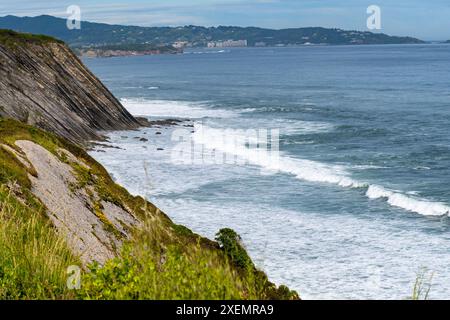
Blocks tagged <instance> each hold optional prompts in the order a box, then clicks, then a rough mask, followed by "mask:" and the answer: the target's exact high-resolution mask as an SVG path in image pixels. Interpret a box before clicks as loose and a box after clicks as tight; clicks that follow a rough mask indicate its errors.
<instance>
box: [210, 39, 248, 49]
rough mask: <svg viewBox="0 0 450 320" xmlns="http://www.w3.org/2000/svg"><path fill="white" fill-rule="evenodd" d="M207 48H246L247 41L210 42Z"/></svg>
mask: <svg viewBox="0 0 450 320" xmlns="http://www.w3.org/2000/svg"><path fill="white" fill-rule="evenodd" d="M207 47H208V48H231V47H247V40H225V41H210V42H208V44H207Z"/></svg>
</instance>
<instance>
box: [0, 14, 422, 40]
mask: <svg viewBox="0 0 450 320" xmlns="http://www.w3.org/2000/svg"><path fill="white" fill-rule="evenodd" d="M0 28H3V29H12V30H16V31H20V32H33V33H39V34H45V35H50V36H53V37H56V38H58V39H61V40H64V41H65V42H67V43H68V44H69V45H70V46H72V47H89V46H103V45H125V44H126V45H129V44H152V45H161V46H167V45H173V44H176V43H177V42H181V43H182V45H184V46H188V47H202V46H207V45H208V43H211V42H220V41H226V40H246V41H247V45H248V46H285V45H303V44H329V45H349V44H409V43H423V41H421V40H419V39H416V38H412V37H394V36H389V35H386V34H383V33H372V32H361V31H346V30H341V29H327V28H321V27H308V28H295V29H282V30H272V29H263V28H256V27H247V28H243V27H224V26H219V27H208V28H207V27H199V26H184V27H137V26H122V25H109V24H104V23H93V22H82V24H81V30H69V29H68V28H67V27H66V20H65V19H62V18H56V17H52V16H48V15H43V16H37V17H16V16H5V17H0Z"/></svg>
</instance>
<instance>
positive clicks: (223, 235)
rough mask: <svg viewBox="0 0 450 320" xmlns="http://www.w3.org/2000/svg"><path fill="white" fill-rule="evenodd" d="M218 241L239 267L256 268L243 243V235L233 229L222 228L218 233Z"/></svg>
mask: <svg viewBox="0 0 450 320" xmlns="http://www.w3.org/2000/svg"><path fill="white" fill-rule="evenodd" d="M216 241H217V242H218V243H219V244H220V246H221V248H222V249H223V250H224V251H225V253H226V254H227V255H228V256H229V257H230V259H231V261H232V262H234V263H235V264H236V265H237V266H238V267H240V268H242V269H251V268H254V265H253V262H252V260H251V259H250V257H249V256H248V254H247V251H246V250H245V248H244V246H243V245H242V239H241V237H240V236H239V235H238V234H237V233H236V232H235V231H234V230H232V229H228V228H225V229H221V230H220V231H219V232H218V233H217V234H216Z"/></svg>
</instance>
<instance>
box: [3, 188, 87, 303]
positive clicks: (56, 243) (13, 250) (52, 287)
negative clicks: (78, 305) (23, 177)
mask: <svg viewBox="0 0 450 320" xmlns="http://www.w3.org/2000/svg"><path fill="white" fill-rule="evenodd" d="M79 264H80V262H79V260H78V259H77V257H75V256H74V255H73V254H72V252H71V251H70V250H69V248H68V247H67V245H66V243H65V241H64V239H63V238H62V237H61V235H59V234H58V233H57V232H56V230H55V228H54V227H53V226H52V225H51V224H50V223H49V221H48V220H47V219H46V218H45V217H44V216H43V211H42V210H40V211H39V210H36V209H32V208H30V207H28V206H26V205H24V204H23V203H21V202H20V201H18V200H17V199H16V198H15V197H14V196H12V195H11V194H10V193H9V191H8V190H7V189H6V188H5V187H4V186H0V299H27V300H30V299H68V298H71V297H73V292H70V291H68V290H67V289H66V269H67V267H68V266H69V265H79Z"/></svg>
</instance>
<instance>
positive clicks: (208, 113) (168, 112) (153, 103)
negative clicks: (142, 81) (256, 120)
mask: <svg viewBox="0 0 450 320" xmlns="http://www.w3.org/2000/svg"><path fill="white" fill-rule="evenodd" d="M120 102H121V103H122V104H123V105H124V107H125V108H126V109H127V110H128V111H129V112H130V113H131V114H132V115H135V116H149V117H152V116H153V117H173V118H183V119H202V118H216V117H217V118H229V117H233V116H234V115H235V114H234V113H233V112H231V111H228V110H223V109H210V108H207V106H206V105H205V104H201V103H194V102H187V101H170V100H148V99H127V98H123V99H121V100H120Z"/></svg>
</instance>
